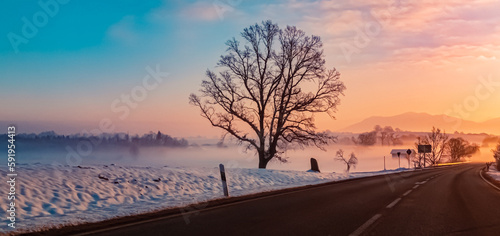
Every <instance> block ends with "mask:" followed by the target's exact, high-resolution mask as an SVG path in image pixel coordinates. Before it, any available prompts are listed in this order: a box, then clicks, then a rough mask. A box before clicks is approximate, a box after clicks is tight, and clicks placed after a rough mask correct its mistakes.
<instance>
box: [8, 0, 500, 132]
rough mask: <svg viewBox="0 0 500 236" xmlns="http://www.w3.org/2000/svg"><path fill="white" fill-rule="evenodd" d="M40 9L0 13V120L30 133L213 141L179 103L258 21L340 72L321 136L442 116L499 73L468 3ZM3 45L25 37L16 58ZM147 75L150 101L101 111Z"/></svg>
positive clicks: (82, 4) (356, 1) (15, 6)
mask: <svg viewBox="0 0 500 236" xmlns="http://www.w3.org/2000/svg"><path fill="white" fill-rule="evenodd" d="M40 2H41V3H42V4H39V1H15V0H7V1H3V3H2V8H1V9H0V21H1V22H2V27H0V36H1V37H0V38H1V39H0V62H1V63H0V82H1V86H0V94H1V95H0V96H1V99H0V106H1V108H2V109H1V110H0V121H4V122H21V121H27V122H32V123H34V124H35V125H32V126H30V127H37V125H36V124H37V122H38V124H42V123H44V122H45V123H47V122H53V123H55V124H61V125H53V126H50V127H51V128H52V127H55V129H57V130H56V131H58V132H61V133H75V132H78V131H79V130H81V129H83V128H89V129H90V128H92V127H95V126H96V123H98V122H99V120H101V119H103V118H110V119H112V120H114V121H115V123H116V124H117V127H118V128H117V131H130V132H146V131H148V130H153V129H162V130H165V132H171V133H174V134H178V135H182V134H184V133H185V131H186V130H189V129H191V130H192V131H190V132H187V133H189V135H196V134H197V133H200V132H201V131H200V130H203V132H201V133H203V134H213V133H215V134H219V132H215V131H214V130H213V129H209V128H206V127H207V126H208V124H207V123H206V122H205V121H203V120H202V119H201V118H200V117H199V115H198V111H197V110H196V109H195V108H194V107H191V106H190V105H189V104H188V99H187V97H188V95H189V93H192V92H196V91H197V90H198V89H199V84H200V83H201V80H202V79H203V78H204V73H205V70H206V69H208V68H214V67H215V65H216V63H217V60H218V58H219V56H220V55H222V54H224V52H225V45H224V42H225V41H226V40H228V39H230V38H232V37H237V38H238V36H239V33H240V32H241V31H242V29H243V28H245V27H248V26H249V25H251V24H255V23H258V22H261V21H262V20H267V19H270V20H273V21H274V22H277V23H278V24H279V25H280V26H281V27H283V26H285V25H296V26H298V27H299V28H301V29H303V30H304V31H306V33H307V34H315V35H319V36H321V37H322V39H323V42H324V48H325V56H326V57H325V58H326V60H327V66H328V67H336V68H337V69H339V70H340V72H341V73H342V75H343V81H344V82H345V83H346V85H347V92H346V97H345V98H343V101H342V105H341V107H340V110H339V113H338V116H337V117H338V121H336V122H337V123H333V125H332V121H331V120H326V119H325V121H324V122H323V121H321V122H320V124H319V127H320V128H324V129H332V130H335V129H336V128H335V127H337V128H342V126H346V125H349V124H351V123H354V122H356V121H359V120H361V119H363V118H366V117H368V116H371V115H395V114H400V113H403V112H407V111H422V112H428V113H431V114H441V113H443V112H445V111H447V110H448V109H449V108H452V107H453V106H454V104H456V103H461V102H462V101H464V99H465V98H467V96H469V95H470V94H473V93H474V89H470V88H474V87H475V86H476V85H477V84H478V82H477V81H478V80H477V77H478V76H488V75H489V74H495V73H497V70H495V69H494V68H497V67H498V66H497V65H498V58H500V53H499V52H500V45H499V44H498V42H499V40H498V39H500V27H499V26H498V22H499V21H498V20H499V16H498V14H497V13H498V10H499V5H500V4H499V3H498V1H496V2H495V1H488V0H474V1H472V2H471V3H470V4H469V5H464V4H457V3H456V2H454V1H439V2H437V1H424V2H422V3H419V4H415V3H412V2H409V3H406V2H405V3H399V2H392V1H381V2H374V1H365V0H350V1H346V2H336V1H328V0H317V1H294V0H281V1H247V0H207V1H205V0H199V1H159V0H151V1H131V0H126V1H76V0H73V1H68V3H66V4H62V2H64V1H61V2H58V1H56V0H41V1H40ZM54 3H55V4H57V7H56V8H54ZM44 4H48V6H49V8H48V9H49V10H48V11H47V10H44V7H43V5H44ZM57 8H58V9H57ZM393 8H396V9H398V10H399V12H398V11H391V13H392V14H391V15H390V17H389V18H390V19H389V20H388V21H387V22H385V24H384V25H382V28H381V30H380V31H379V32H375V33H374V34H372V35H370V39H369V42H368V43H367V44H366V45H363V46H362V47H360V48H358V52H356V53H355V54H352V55H351V58H350V59H349V60H347V57H346V56H345V55H344V54H343V52H342V50H341V45H344V44H345V43H348V44H353V43H355V40H356V37H357V36H359V35H358V33H359V32H360V30H361V31H366V27H367V25H370V26H372V28H371V29H373V26H374V25H375V26H376V25H377V24H379V23H380V22H379V21H378V19H377V14H378V12H382V13H383V12H387V11H388V10H391V9H393ZM51 11H52V12H51ZM49 13H50V14H49ZM52 13H53V14H52ZM44 15H45V16H46V19H44V18H43V17H44ZM23 19H26V20H27V21H28V22H29V23H28V24H34V25H35V27H36V29H37V32H36V33H33V35H31V36H30V37H25V36H26V35H24V34H23V28H26V22H25V21H24V20H23ZM44 20H46V22H43V21H44ZM35 21H38V23H36V22H35ZM40 22H41V23H40ZM36 24H39V26H36ZM365 33H366V32H365ZM12 35H16V37H23V38H25V41H24V42H23V43H20V44H19V45H17V52H16V50H15V48H16V46H15V45H14V46H13V44H12V43H11V41H10V38H12ZM156 65H159V66H160V67H161V68H162V71H167V72H168V73H169V77H168V79H167V80H166V81H164V82H163V83H162V84H161V85H160V86H159V88H158V89H155V90H154V91H151V92H150V93H148V96H147V99H146V100H145V101H143V102H141V103H140V104H139V106H138V108H136V109H134V110H133V112H131V115H130V117H127V119H126V120H119V119H117V115H116V114H115V113H114V112H112V111H111V109H110V104H112V102H113V101H114V100H115V99H117V98H120V96H121V95H122V94H126V93H129V92H130V91H131V89H133V88H134V87H135V86H137V85H140V83H141V79H142V78H143V77H144V76H145V75H147V71H146V70H145V68H146V67H148V66H150V67H155V66H156ZM402 78H403V79H402ZM436 78H439V79H436ZM455 81H459V82H458V83H455ZM447 83H448V84H449V83H454V84H456V88H455V89H453V90H451V91H452V92H448V95H447V96H443V97H442V98H440V99H439V100H440V103H438V104H435V105H432V106H428V105H425V104H426V103H427V104H429V103H432V101H433V100H432V99H431V98H422V97H420V96H419V95H418V94H422V93H423V92H428V93H437V92H438V90H437V89H436V91H427V90H425V89H427V88H429V87H432V86H433V87H436V88H439V86H442V85H443V84H447ZM422 84H428V85H429V86H422ZM408 87H412V88H413V89H414V92H412V93H411V94H409V95H408V98H407V99H408V100H402V101H394V99H393V96H392V95H390V94H391V93H392V91H394V90H406V89H407V88H408ZM366 96H368V97H372V98H374V99H373V101H372V102H373V103H375V104H389V105H390V106H384V107H382V108H381V107H377V106H374V105H373V103H370V102H368V103H367V102H366V100H365V101H364V100H363V99H362V98H363V97H366ZM496 99H500V96H497V95H496V94H494V96H491V98H490V99H489V100H486V101H481V107H480V108H478V109H477V110H475V111H474V112H471V114H472V115H471V117H467V118H469V119H473V120H484V119H487V118H493V117H498V116H500V112H496V113H495V112H491V110H493V107H495V104H497V100H496ZM434 100H435V99H434ZM432 104H434V103H432ZM451 115H453V114H451ZM46 127H48V126H42V125H39V128H38V130H37V129H36V128H33V130H36V131H39V130H40V129H43V128H46ZM26 131H29V130H26Z"/></svg>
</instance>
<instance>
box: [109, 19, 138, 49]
mask: <svg viewBox="0 0 500 236" xmlns="http://www.w3.org/2000/svg"><path fill="white" fill-rule="evenodd" d="M134 28H135V17H134V16H125V17H124V18H123V19H121V20H120V21H119V22H118V23H116V24H114V25H112V26H110V27H109V29H108V32H107V34H108V37H110V38H112V39H114V40H117V41H120V42H124V43H135V42H137V40H138V34H137V33H136V32H135V30H134Z"/></svg>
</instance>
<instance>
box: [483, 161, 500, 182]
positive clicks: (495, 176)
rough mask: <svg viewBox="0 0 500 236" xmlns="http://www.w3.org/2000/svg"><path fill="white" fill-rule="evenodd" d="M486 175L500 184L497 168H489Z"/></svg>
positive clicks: (499, 172)
mask: <svg viewBox="0 0 500 236" xmlns="http://www.w3.org/2000/svg"><path fill="white" fill-rule="evenodd" d="M486 173H487V174H488V175H489V176H491V177H492V178H493V179H495V180H497V181H499V182H500V171H498V170H497V167H496V166H495V165H492V166H490V171H488V172H486Z"/></svg>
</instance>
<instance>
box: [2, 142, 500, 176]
mask: <svg viewBox="0 0 500 236" xmlns="http://www.w3.org/2000/svg"><path fill="white" fill-rule="evenodd" d="M353 136H354V135H353ZM464 137H465V138H467V139H468V140H469V141H470V142H471V143H477V144H479V145H481V142H482V140H483V139H484V136H482V135H464ZM189 141H190V144H191V145H190V146H188V147H139V148H138V149H137V150H135V151H131V149H130V148H129V147H127V146H116V147H102V146H97V147H94V148H93V149H92V150H91V152H90V153H89V154H88V155H87V153H78V152H77V150H76V147H73V146H66V147H61V146H57V147H55V146H54V147H51V146H47V147H44V148H43V149H42V148H23V149H19V154H18V156H19V158H18V163H42V164H54V165H70V166H78V165H80V166H85V165H111V164H115V165H121V166H142V167H147V166H156V167H161V166H168V167H217V166H218V165H219V164H224V165H225V166H226V168H256V167H257V162H258V160H257V159H258V158H257V155H256V154H255V151H253V150H245V147H244V146H240V145H236V144H234V143H228V144H224V145H217V143H218V142H219V140H218V139H198V140H196V139H195V140H189ZM68 147H69V148H68ZM408 148H410V149H416V148H415V146H414V143H413V142H409V141H406V142H405V143H404V144H403V145H396V146H387V145H385V146H381V145H380V144H376V145H373V146H361V145H354V144H340V143H335V144H332V145H329V146H327V147H325V149H326V151H322V150H320V149H318V148H315V147H306V148H304V149H300V148H296V149H289V150H287V151H286V152H285V153H283V155H282V156H283V157H284V158H285V159H286V163H283V162H280V161H278V160H273V161H272V162H270V163H269V166H268V168H269V169H277V170H297V171H306V170H309V169H310V158H311V157H313V158H316V159H317V160H318V163H319V168H320V170H321V171H322V172H337V173H340V172H344V171H345V169H346V166H345V164H344V163H342V162H339V161H336V160H334V157H335V153H336V151H337V150H339V149H342V150H344V152H345V153H346V154H350V153H351V152H354V153H355V155H356V156H357V158H358V159H359V163H358V165H357V166H356V168H355V169H351V172H365V171H379V170H383V169H384V156H385V162H386V163H385V164H386V169H396V168H398V167H399V165H401V167H405V168H407V167H408V161H407V159H406V158H403V157H401V162H399V160H398V158H396V157H392V156H391V154H390V151H391V150H392V149H408ZM492 148H494V145H492V144H491V145H490V146H482V147H481V148H480V152H479V153H476V154H475V155H473V156H472V157H471V158H469V159H468V160H470V161H474V162H476V161H477V162H487V161H493V156H492V153H491V149H492ZM68 150H71V151H68ZM81 154H83V155H81ZM443 159H444V160H443V161H447V157H443ZM1 161H2V162H3V161H5V160H1ZM410 167H413V163H410Z"/></svg>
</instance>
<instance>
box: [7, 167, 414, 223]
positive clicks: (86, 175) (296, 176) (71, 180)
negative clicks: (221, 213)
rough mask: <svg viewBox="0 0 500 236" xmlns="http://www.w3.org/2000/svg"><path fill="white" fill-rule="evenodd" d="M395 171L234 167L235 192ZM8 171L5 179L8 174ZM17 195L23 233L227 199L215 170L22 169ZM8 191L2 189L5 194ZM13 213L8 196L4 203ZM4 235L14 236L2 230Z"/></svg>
mask: <svg viewBox="0 0 500 236" xmlns="http://www.w3.org/2000/svg"><path fill="white" fill-rule="evenodd" d="M406 170H407V169H398V170H392V171H378V172H363V173H351V174H350V175H345V174H344V173H312V172H306V171H280V170H261V169H240V168H234V169H232V168H228V169H227V170H226V175H227V178H228V187H229V193H230V195H231V196H243V195H249V194H255V193H260V192H268V191H274V190H280V189H287V188H293V187H300V186H306V185H316V184H321V183H326V182H332V181H338V180H344V179H349V178H359V177H366V176H373V175H381V174H388V173H397V172H401V171H406ZM6 174H7V171H6V169H5V168H0V175H2V176H6ZM18 183H19V188H18V192H17V196H16V206H17V209H16V212H17V215H18V219H19V221H18V223H17V225H16V229H17V230H18V232H27V231H34V230H39V229H46V228H51V227H60V226H68V225H78V224H82V223H90V222H98V221H103V220H108V219H112V218H116V217H122V216H130V215H136V214H141V213H147V212H152V211H157V210H161V209H168V208H175V207H183V206H188V205H190V204H194V203H199V202H206V201H210V200H215V199H220V198H224V197H223V194H222V190H221V181H220V175H219V170H218V168H217V167H214V168H170V167H125V166H114V165H110V166H81V167H70V166H52V165H42V164H35V165H20V166H19V167H18ZM5 190H7V189H6V188H2V189H1V190H0V194H6V192H4V191H5ZM0 206H1V208H0V214H2V215H4V216H5V215H6V214H7V209H8V208H7V206H8V202H7V198H2V199H1V200H0ZM1 232H4V233H5V232H9V231H7V229H6V227H2V231H1Z"/></svg>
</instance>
